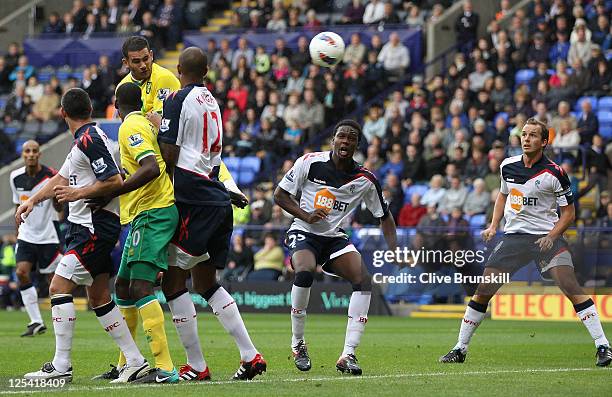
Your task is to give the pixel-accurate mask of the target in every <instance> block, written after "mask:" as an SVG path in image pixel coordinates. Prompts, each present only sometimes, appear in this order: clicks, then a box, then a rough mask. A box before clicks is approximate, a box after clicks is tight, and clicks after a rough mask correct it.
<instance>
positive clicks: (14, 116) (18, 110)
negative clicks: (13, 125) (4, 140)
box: [4, 85, 30, 123]
mask: <svg viewBox="0 0 612 397" xmlns="http://www.w3.org/2000/svg"><path fill="white" fill-rule="evenodd" d="M28 114H30V107H29V106H28V101H27V100H26V95H25V87H24V86H22V85H18V86H16V87H15V91H14V92H13V94H12V95H11V96H10V97H9V98H8V99H7V101H6V106H5V108H4V122H5V123H10V122H12V121H24V120H25V119H26V117H27V115H28Z"/></svg>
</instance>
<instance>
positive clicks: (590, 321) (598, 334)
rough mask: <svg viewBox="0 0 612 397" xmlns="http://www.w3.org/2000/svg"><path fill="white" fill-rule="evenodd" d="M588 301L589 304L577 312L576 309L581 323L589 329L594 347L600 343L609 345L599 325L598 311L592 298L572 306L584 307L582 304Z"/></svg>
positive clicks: (586, 303)
mask: <svg viewBox="0 0 612 397" xmlns="http://www.w3.org/2000/svg"><path fill="white" fill-rule="evenodd" d="M589 303H590V305H589V306H588V307H586V308H584V309H582V310H580V311H579V312H578V311H577V312H576V314H577V315H578V318H580V320H581V321H582V324H584V326H585V327H586V329H587V330H588V331H589V334H591V338H593V341H595V346H596V347H597V346H601V345H605V346H610V343H609V342H608V339H606V335H605V334H604V331H603V328H602V327H601V321H600V320H599V313H597V307H595V303H594V302H593V300H591V299H589V300H588V301H586V302H584V303H582V304H579V305H574V307H576V306H578V307H580V306H582V307H584V305H588V304H589Z"/></svg>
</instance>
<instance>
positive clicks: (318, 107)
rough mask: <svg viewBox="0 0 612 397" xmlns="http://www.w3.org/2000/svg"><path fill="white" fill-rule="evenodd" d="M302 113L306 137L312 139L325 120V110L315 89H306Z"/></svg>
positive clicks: (302, 123)
mask: <svg viewBox="0 0 612 397" xmlns="http://www.w3.org/2000/svg"><path fill="white" fill-rule="evenodd" d="M301 114H302V116H301V117H300V126H301V128H302V129H304V132H305V133H306V138H307V139H310V138H311V137H313V136H315V135H316V134H317V133H318V132H319V130H320V128H322V127H323V123H324V121H325V120H324V117H325V110H324V109H323V105H322V104H321V102H319V101H318V100H317V98H316V97H315V93H314V91H313V90H304V102H302V111H301Z"/></svg>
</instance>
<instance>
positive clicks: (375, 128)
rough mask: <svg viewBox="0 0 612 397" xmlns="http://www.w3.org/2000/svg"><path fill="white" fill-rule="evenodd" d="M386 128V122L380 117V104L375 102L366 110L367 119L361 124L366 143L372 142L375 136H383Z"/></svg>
mask: <svg viewBox="0 0 612 397" xmlns="http://www.w3.org/2000/svg"><path fill="white" fill-rule="evenodd" d="M386 130H387V122H386V120H385V118H384V117H382V109H381V106H380V105H379V104H377V103H375V104H373V105H372V106H371V107H370V109H369V111H368V119H367V120H366V122H365V123H364V124H363V136H364V137H365V138H366V141H367V142H368V143H372V139H373V138H374V137H375V136H378V137H379V138H381V139H382V138H384V136H385V131H386Z"/></svg>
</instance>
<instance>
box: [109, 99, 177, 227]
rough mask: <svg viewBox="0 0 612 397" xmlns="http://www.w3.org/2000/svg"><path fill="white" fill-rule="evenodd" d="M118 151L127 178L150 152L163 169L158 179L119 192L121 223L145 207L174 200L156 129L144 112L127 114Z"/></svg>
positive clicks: (160, 204) (156, 206)
mask: <svg viewBox="0 0 612 397" xmlns="http://www.w3.org/2000/svg"><path fill="white" fill-rule="evenodd" d="M119 151H120V153H121V166H122V167H123V169H124V170H125V172H126V176H127V178H129V177H130V175H133V174H134V173H135V172H136V171H137V170H138V168H140V164H139V163H138V162H139V161H140V160H142V159H143V158H145V157H147V156H155V160H156V161H157V165H158V166H159V171H160V173H159V176H158V177H157V178H156V179H155V180H153V181H151V182H149V183H147V184H146V185H144V186H142V187H140V188H139V189H136V190H134V191H132V192H129V193H126V194H124V195H121V196H120V198H119V203H120V205H121V224H122V225H125V224H128V223H130V222H131V221H132V220H133V219H134V218H135V217H136V216H137V215H138V214H140V213H141V212H143V211H147V210H151V209H155V208H166V207H169V206H171V205H172V204H174V188H173V187H172V182H171V181H170V177H169V176H168V174H167V173H166V163H165V162H164V160H163V159H162V156H161V153H160V150H159V144H158V143H157V131H156V129H155V127H154V126H153V124H151V123H150V122H149V120H147V119H146V117H144V115H143V114H142V112H140V111H137V112H132V113H130V114H128V115H127V116H125V119H124V120H123V123H122V124H121V127H119Z"/></svg>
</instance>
